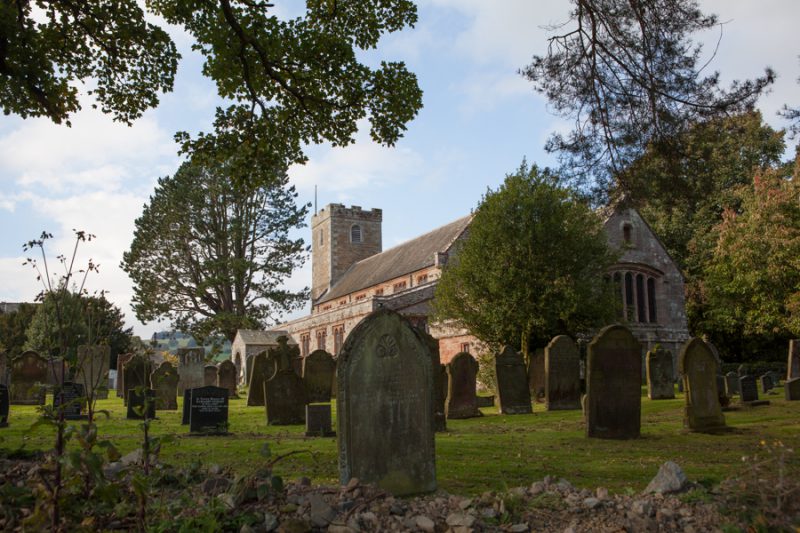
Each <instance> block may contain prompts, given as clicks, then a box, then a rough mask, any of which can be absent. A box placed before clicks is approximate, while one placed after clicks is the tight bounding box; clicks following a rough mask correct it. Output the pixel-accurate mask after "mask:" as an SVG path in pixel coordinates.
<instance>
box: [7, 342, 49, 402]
mask: <svg viewBox="0 0 800 533" xmlns="http://www.w3.org/2000/svg"><path fill="white" fill-rule="evenodd" d="M10 367H11V372H10V377H9V379H10V381H11V383H10V387H9V389H10V396H11V403H12V404H14V405H44V399H45V384H46V382H47V368H48V365H47V360H46V359H45V358H43V357H41V356H40V355H39V354H38V353H36V352H34V351H27V352H25V353H23V354H22V355H20V356H19V357H16V358H14V359H12V361H11V364H10Z"/></svg>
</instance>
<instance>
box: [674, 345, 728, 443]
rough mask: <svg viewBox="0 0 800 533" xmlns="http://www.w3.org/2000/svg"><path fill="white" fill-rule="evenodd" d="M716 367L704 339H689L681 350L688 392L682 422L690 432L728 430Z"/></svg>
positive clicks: (683, 373) (680, 366)
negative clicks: (720, 400)
mask: <svg viewBox="0 0 800 533" xmlns="http://www.w3.org/2000/svg"><path fill="white" fill-rule="evenodd" d="M717 368H718V367H717V358H716V357H715V356H714V352H712V351H711V348H710V347H709V346H708V344H706V343H705V342H704V341H703V339H700V338H697V337H695V338H693V339H689V341H688V342H687V343H686V344H684V345H683V348H681V354H680V357H679V359H678V371H679V372H680V373H681V375H682V376H683V383H684V390H685V391H686V396H685V397H686V407H685V408H684V418H683V423H684V426H686V428H687V429H689V430H691V431H715V430H720V429H723V428H725V417H724V416H723V414H722V407H721V406H720V403H719V391H718V390H717Z"/></svg>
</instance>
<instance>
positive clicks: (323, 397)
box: [303, 350, 336, 403]
mask: <svg viewBox="0 0 800 533" xmlns="http://www.w3.org/2000/svg"><path fill="white" fill-rule="evenodd" d="M335 377H336V361H335V360H334V359H333V356H332V355H331V354H329V353H328V352H326V351H325V350H314V351H313V352H311V353H310V354H308V356H307V357H306V358H305V359H303V384H304V385H305V387H306V393H307V394H308V401H309V402H311V403H318V402H323V403H324V402H329V401H331V392H332V391H333V380H334V378H335Z"/></svg>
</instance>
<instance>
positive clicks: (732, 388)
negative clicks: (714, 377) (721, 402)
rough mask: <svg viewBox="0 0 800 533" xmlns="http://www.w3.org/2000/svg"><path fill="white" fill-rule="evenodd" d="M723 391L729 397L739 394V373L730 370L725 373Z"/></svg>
mask: <svg viewBox="0 0 800 533" xmlns="http://www.w3.org/2000/svg"><path fill="white" fill-rule="evenodd" d="M725 393H726V394H727V395H728V397H730V398H733V397H734V396H737V395H738V394H739V374H737V373H736V372H733V371H731V372H728V373H727V374H725Z"/></svg>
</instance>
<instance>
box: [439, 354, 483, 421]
mask: <svg viewBox="0 0 800 533" xmlns="http://www.w3.org/2000/svg"><path fill="white" fill-rule="evenodd" d="M477 377H478V361H476V360H475V358H474V357H472V356H471V355H470V354H468V353H466V352H461V353H458V354H456V355H455V356H454V357H453V358H452V359H451V360H450V362H449V363H447V379H448V390H447V404H446V410H447V418H451V419H458V418H473V417H476V416H481V412H480V410H479V409H478V396H477Z"/></svg>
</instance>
